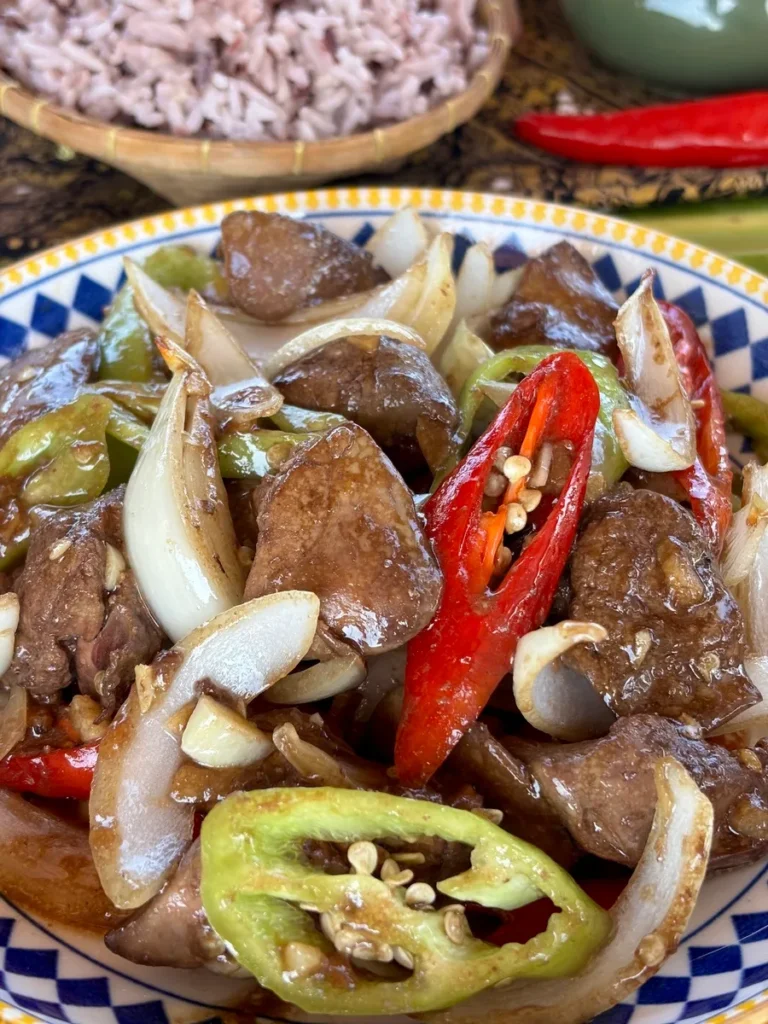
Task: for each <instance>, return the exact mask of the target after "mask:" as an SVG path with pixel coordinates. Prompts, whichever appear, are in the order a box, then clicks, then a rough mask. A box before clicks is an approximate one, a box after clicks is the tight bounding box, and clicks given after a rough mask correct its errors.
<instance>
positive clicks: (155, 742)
mask: <svg viewBox="0 0 768 1024" xmlns="http://www.w3.org/2000/svg"><path fill="white" fill-rule="evenodd" d="M319 609H320V602H319V601H318V599H317V597H316V596H315V595H314V594H311V593H309V592H307V591H297V590H288V591H284V592H283V593H279V594H268V595H267V596H266V597H260V598H256V599H255V600H253V601H248V602H247V603H246V604H241V605H238V606H237V607H236V608H231V609H229V610H228V611H226V612H223V613H222V614H221V615H218V616H217V617H216V618H215V619H212V620H211V621H210V622H208V623H206V624H205V625H204V626H201V627H200V628H199V629H196V630H194V631H193V632H192V633H190V635H189V636H187V637H186V638H185V639H184V640H182V641H181V642H180V643H178V644H177V645H176V646H175V647H174V648H173V649H172V650H171V651H170V652H167V653H164V654H161V655H160V656H159V657H158V658H157V659H156V661H155V663H154V665H153V666H152V669H151V671H152V672H153V673H154V676H155V679H156V685H155V686H154V688H153V695H152V700H151V703H149V706H147V705H146V704H145V707H146V710H145V711H143V712H142V709H141V706H140V702H139V693H138V691H137V690H136V688H134V689H133V690H132V691H131V695H130V697H129V698H128V700H127V701H126V702H125V704H124V705H123V707H122V708H121V709H120V711H119V712H118V715H117V717H116V718H115V721H114V722H113V723H112V725H111V726H110V729H109V732H108V733H107V735H106V736H105V737H104V739H103V740H102V742H101V745H100V748H99V759H98V762H97V765H96V772H95V775H94V780H93V790H92V792H91V802H90V811H91V849H92V851H93V858H94V861H95V863H96V868H97V870H98V872H99V877H100V879H101V884H102V885H103V887H104V891H105V892H106V894H107V895H108V896H109V898H110V899H111V900H112V902H113V903H114V904H115V906H117V907H121V908H124V909H132V908H134V907H140V906H141V905H142V904H143V903H146V901H147V900H148V899H150V898H151V897H152V896H154V894H155V893H156V892H157V891H158V890H159V889H160V887H161V886H162V884H163V882H164V881H165V880H166V879H167V878H168V877H169V875H170V874H171V872H172V871H173V869H174V867H175V865H176V863H177V862H178V860H179V858H180V857H181V855H182V854H183V853H184V850H185V849H186V848H187V846H188V845H189V843H190V841H191V838H192V822H193V816H194V809H193V807H192V806H191V805H189V806H188V805H183V804H178V803H175V802H174V801H173V800H172V799H171V797H170V792H171V787H172V783H173V779H174V776H175V774H176V771H177V770H178V768H179V767H180V765H181V764H182V760H183V753H182V749H181V737H180V731H181V730H180V729H179V727H178V725H177V723H179V722H180V721H182V720H183V717H184V711H185V709H186V708H188V707H189V706H190V704H191V703H192V702H193V701H196V699H197V698H198V696H199V694H200V688H201V683H202V681H203V680H209V681H210V682H212V683H213V684H214V685H215V686H216V687H218V689H220V690H222V691H225V692H226V693H228V694H229V695H230V696H232V697H234V698H239V699H241V700H243V701H245V702H248V701H250V700H252V699H253V698H254V697H256V696H257V695H258V694H259V693H261V692H262V691H263V690H265V689H266V688H267V687H268V686H271V685H272V683H274V682H275V681H276V680H278V679H281V678H282V677H283V676H284V675H286V674H287V673H288V672H290V671H291V670H292V669H293V668H295V667H296V665H297V664H298V663H299V662H300V661H301V659H302V658H303V657H304V655H305V654H306V652H307V650H308V648H309V645H310V644H311V643H312V638H313V637H314V635H315V630H316V628H317V616H318V612H319Z"/></svg>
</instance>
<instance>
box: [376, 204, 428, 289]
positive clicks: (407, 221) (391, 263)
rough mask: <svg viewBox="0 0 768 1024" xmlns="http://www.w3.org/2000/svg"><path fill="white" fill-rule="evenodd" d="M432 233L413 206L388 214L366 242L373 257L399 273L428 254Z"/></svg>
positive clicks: (393, 274)
mask: <svg viewBox="0 0 768 1024" xmlns="http://www.w3.org/2000/svg"><path fill="white" fill-rule="evenodd" d="M429 240H430V234H429V231H428V229H427V226H426V224H425V223H424V221H423V220H422V218H421V217H420V216H419V214H418V213H417V212H416V211H415V210H414V209H412V208H411V207H408V206H407V207H405V208H404V209H402V210H398V211H397V213H394V214H393V215H392V216H391V217H387V219H386V220H385V221H384V223H383V224H382V225H381V227H380V228H379V229H378V230H377V231H375V232H374V234H373V235H371V237H370V238H369V240H368V242H367V243H366V246H365V248H366V250H367V251H368V252H369V253H370V254H371V256H373V261H374V263H376V264H377V265H378V266H380V267H383V269H384V270H386V272H387V273H388V274H389V276H390V277H399V276H400V275H401V274H404V273H405V272H406V271H407V270H408V268H409V267H410V266H412V265H413V264H414V263H416V261H417V260H419V259H421V257H422V256H423V255H424V253H425V251H426V249H427V247H428V246H429Z"/></svg>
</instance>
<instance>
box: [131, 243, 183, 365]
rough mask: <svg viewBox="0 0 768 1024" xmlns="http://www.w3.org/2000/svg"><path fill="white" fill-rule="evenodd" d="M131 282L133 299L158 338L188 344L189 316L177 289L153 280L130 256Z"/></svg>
mask: <svg viewBox="0 0 768 1024" xmlns="http://www.w3.org/2000/svg"><path fill="white" fill-rule="evenodd" d="M123 263H124V265H125V273H126V277H127V278H128V283H129V284H130V286H131V288H132V289H133V301H134V302H135V303H136V309H137V310H138V311H139V315H140V316H141V317H142V318H143V319H144V320H146V322H147V324H148V326H149V329H150V331H151V332H152V333H153V334H154V335H155V337H160V336H162V337H164V338H170V339H171V341H174V342H176V344H177V345H181V346H182V347H183V345H184V331H185V325H186V319H187V310H186V305H185V303H184V302H183V301H182V300H181V299H180V298H178V297H177V296H176V295H174V294H173V292H170V291H168V289H167V288H163V286H162V285H161V284H158V283H157V281H153V280H152V278H151V277H150V276H149V274H147V273H146V271H144V270H142V268H141V267H140V266H139V265H138V263H134V261H133V260H132V259H130V258H129V257H127V256H126V257H125V259H124V260H123Z"/></svg>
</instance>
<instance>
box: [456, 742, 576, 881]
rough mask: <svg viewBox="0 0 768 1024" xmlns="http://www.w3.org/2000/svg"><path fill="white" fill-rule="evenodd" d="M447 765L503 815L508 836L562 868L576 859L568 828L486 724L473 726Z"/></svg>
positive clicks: (487, 803) (527, 772) (526, 771)
mask: <svg viewBox="0 0 768 1024" xmlns="http://www.w3.org/2000/svg"><path fill="white" fill-rule="evenodd" d="M447 767H448V768H449V769H450V770H451V771H452V772H456V773H457V774H459V775H461V776H462V777H463V778H465V779H466V780H467V781H468V782H471V783H472V784H473V785H474V786H475V787H476V788H477V790H478V792H479V793H480V794H481V795H482V796H483V798H484V801H485V805H486V806H487V807H498V809H499V810H500V811H503V813H504V820H503V825H504V828H506V829H507V830H508V831H509V832H512V833H513V834H514V835H516V836H519V837H520V838H521V839H525V840H526V841H527V842H529V843H533V845H534V846H538V847H539V849H540V850H543V851H544V852H545V853H547V854H549V856H550V857H552V858H553V860H556V861H557V862H558V863H559V864H562V865H563V866H564V867H570V866H571V865H572V864H573V863H574V862H575V861H576V860H577V859H578V855H579V854H578V849H577V847H576V846H575V844H574V842H573V840H572V839H571V836H570V834H569V833H568V830H567V828H566V827H565V825H564V824H563V823H562V822H561V820H560V817H559V815H558V813H557V812H556V811H555V810H554V809H553V808H552V807H550V805H549V804H548V803H547V801H546V800H545V799H544V797H543V796H542V792H541V787H540V785H539V783H538V781H537V780H536V778H535V777H534V776H533V774H532V772H531V771H530V769H529V768H528V766H527V765H525V764H524V763H523V762H522V761H521V760H519V759H518V758H517V757H514V756H513V755H512V754H511V753H510V752H509V751H508V750H507V749H506V748H505V747H504V745H503V744H502V743H501V742H500V741H499V740H497V739H496V738H495V737H494V736H493V735H492V734H491V732H490V730H489V729H488V726H486V725H484V724H483V723H482V722H475V724H474V725H473V726H471V728H470V729H469V730H468V731H467V732H466V734H465V735H464V736H463V737H462V738H461V740H460V741H459V743H458V744H457V745H456V747H455V748H454V750H453V753H452V754H451V756H450V758H449V760H448V763H447Z"/></svg>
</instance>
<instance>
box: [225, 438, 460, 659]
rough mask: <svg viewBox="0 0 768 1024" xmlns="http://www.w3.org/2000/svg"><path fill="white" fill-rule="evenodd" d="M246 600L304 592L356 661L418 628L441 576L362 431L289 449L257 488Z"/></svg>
mask: <svg viewBox="0 0 768 1024" xmlns="http://www.w3.org/2000/svg"><path fill="white" fill-rule="evenodd" d="M258 530H259V533H258V541H257V544H256V554H255V557H254V560H253V566H252V568H251V572H250V575H249V576H248V582H247V584H246V588H245V598H246V600H249V599H251V598H253V597H260V596H262V595H263V594H271V593H274V592H275V591H279V590H294V589H298V590H311V591H313V592H314V593H315V594H317V595H318V597H319V598H320V616H321V618H322V620H323V621H324V622H325V623H326V624H327V625H328V627H329V628H330V629H331V630H332V632H334V633H336V635H337V636H340V637H341V638H342V639H344V640H346V641H347V642H348V643H351V644H353V645H354V646H355V647H356V648H357V649H358V650H359V651H361V652H362V653H363V654H373V653H377V652H383V651H386V650H391V649H392V648H395V647H400V646H401V645H402V644H404V643H405V642H406V641H407V640H409V639H410V638H411V637H412V636H415V635H416V633H418V632H419V631H420V630H422V629H424V627H425V626H426V625H427V623H428V622H429V621H430V619H431V618H432V616H433V615H434V613H435V610H436V608H437V605H438V603H439V601H440V595H441V592H442V575H441V573H440V569H439V568H438V566H437V563H436V562H435V559H434V557H433V555H432V552H431V550H430V547H429V542H428V541H427V539H426V537H425V536H424V533H423V531H422V528H421V525H420V522H419V518H418V514H417V512H416V509H415V507H414V504H413V498H412V496H411V494H410V492H409V490H408V488H407V487H406V486H405V484H404V483H403V481H402V478H401V477H400V475H399V474H398V473H397V471H396V470H395V468H394V466H393V465H392V463H391V462H390V461H389V459H388V458H387V457H386V456H385V455H384V453H383V452H382V451H381V449H380V448H379V447H378V446H377V445H376V443H375V442H374V441H373V439H372V438H371V436H370V435H369V434H368V433H366V431H365V430H363V429H362V427H359V426H357V425H356V424H354V423H349V424H342V425H341V426H338V427H335V428H334V429H333V430H330V431H328V432H327V433H326V434H324V435H323V436H322V437H320V438H319V439H317V440H313V441H309V442H307V443H306V444H303V445H301V446H299V447H298V448H297V451H296V453H295V455H294V456H293V457H292V458H291V459H290V460H289V461H288V462H286V463H284V464H283V465H282V466H281V467H280V469H279V470H278V471H277V472H276V473H275V474H274V475H273V476H271V477H269V478H268V479H267V480H265V482H264V483H263V484H262V488H261V491H260V493H259V497H258Z"/></svg>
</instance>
